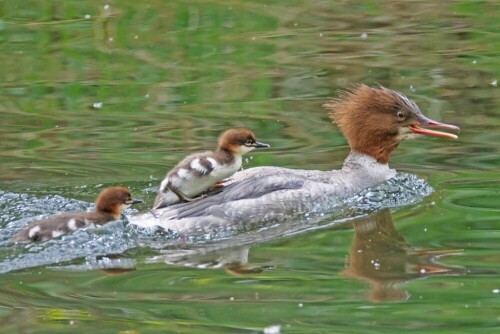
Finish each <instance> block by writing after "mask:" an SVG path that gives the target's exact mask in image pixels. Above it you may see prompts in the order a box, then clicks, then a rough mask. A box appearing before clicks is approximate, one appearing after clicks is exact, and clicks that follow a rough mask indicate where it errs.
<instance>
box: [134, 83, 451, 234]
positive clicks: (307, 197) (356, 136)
mask: <svg viewBox="0 0 500 334" xmlns="http://www.w3.org/2000/svg"><path fill="white" fill-rule="evenodd" d="M326 107H327V108H328V109H329V110H330V111H331V112H330V116H331V118H332V120H333V122H334V123H336V124H337V125H338V127H339V128H340V129H341V131H342V132H343V134H344V135H345V136H346V138H347V140H348V142H349V146H350V147H351V152H350V154H349V155H348V157H347V158H346V160H345V161H344V164H343V166H342V169H340V170H333V171H318V170H294V169H288V168H279V167H256V168H250V169H247V170H244V171H241V172H238V173H236V174H235V175H234V176H233V177H232V179H233V183H232V184H231V185H229V186H228V187H225V188H224V189H223V191H222V192H221V193H219V194H216V195H213V196H210V197H209V198H207V199H206V200H204V201H200V202H197V203H186V204H181V205H178V206H174V207H171V208H167V209H166V210H158V211H157V212H155V215H154V216H152V215H151V216H149V215H147V214H145V215H142V216H136V217H131V223H134V224H137V225H142V226H151V225H161V226H163V227H166V228H169V229H171V230H175V231H179V232H183V231H193V230H200V229H201V230H204V229H207V230H208V229H211V228H213V227H214V226H215V227H216V226H222V224H223V225H224V229H231V228H233V227H232V226H231V224H234V228H238V226H237V225H238V223H240V222H243V221H246V222H252V221H253V222H259V221H263V220H266V221H267V220H273V221H279V220H281V219H287V218H289V217H291V216H294V215H297V214H300V213H303V212H307V211H308V210H310V209H311V208H313V207H315V206H316V205H318V204H320V203H329V202H330V201H332V199H342V198H346V197H349V196H352V195H354V194H356V193H358V192H360V191H362V190H363V189H366V188H369V187H373V186H375V185H377V184H379V183H381V182H384V181H386V180H388V179H390V178H392V177H393V176H394V175H395V171H394V170H393V169H390V168H389V166H388V161H389V156H390V154H391V153H392V151H393V150H394V149H395V148H396V147H397V146H398V144H399V143H400V142H401V141H402V140H404V139H408V138H413V137H417V136H418V135H428V136H437V137H444V138H452V139H455V138H457V136H456V135H453V134H449V133H445V132H440V131H433V130H429V129H425V128H421V126H426V127H436V128H443V129H448V130H453V131H459V128H458V127H456V126H454V125H448V124H444V123H439V122H436V121H433V120H430V119H428V118H427V117H425V116H424V115H423V114H422V113H421V112H420V110H419V108H418V106H417V105H416V104H415V103H414V102H413V101H411V100H409V99H408V98H407V97H406V96H404V95H403V94H401V93H399V92H396V91H393V90H390V89H387V88H384V87H380V88H370V87H368V86H365V85H359V86H356V87H355V88H354V89H352V90H350V91H344V92H341V93H340V97H339V98H338V99H334V100H332V101H330V102H329V103H328V104H326Z"/></svg>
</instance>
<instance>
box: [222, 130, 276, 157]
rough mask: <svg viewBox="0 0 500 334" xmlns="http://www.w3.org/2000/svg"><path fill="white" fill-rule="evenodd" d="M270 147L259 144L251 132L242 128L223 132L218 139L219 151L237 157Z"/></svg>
mask: <svg viewBox="0 0 500 334" xmlns="http://www.w3.org/2000/svg"><path fill="white" fill-rule="evenodd" d="M263 147H270V146H269V145H268V144H264V143H259V142H258V141H257V140H256V139H255V135H254V134H253V132H252V131H250V130H247V129H243V128H234V129H229V130H227V131H225V132H224V133H223V134H222V135H220V137H219V146H218V149H219V150H225V151H228V152H231V153H233V154H237V155H243V154H245V153H248V152H250V151H252V150H254V149H256V148H263Z"/></svg>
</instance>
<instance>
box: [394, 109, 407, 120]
mask: <svg viewBox="0 0 500 334" xmlns="http://www.w3.org/2000/svg"><path fill="white" fill-rule="evenodd" d="M396 116H397V117H398V118H399V120H403V119H405V113H404V112H402V111H401V110H399V111H398V112H397V113H396Z"/></svg>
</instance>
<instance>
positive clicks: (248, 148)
mask: <svg viewBox="0 0 500 334" xmlns="http://www.w3.org/2000/svg"><path fill="white" fill-rule="evenodd" d="M254 149H255V147H253V146H245V145H241V146H240V147H239V148H238V152H239V153H240V154H245V153H248V152H250V151H253V150H254Z"/></svg>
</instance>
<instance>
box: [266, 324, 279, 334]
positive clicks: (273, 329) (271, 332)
mask: <svg viewBox="0 0 500 334" xmlns="http://www.w3.org/2000/svg"><path fill="white" fill-rule="evenodd" d="M280 333H281V325H272V326H267V327H265V328H264V334H280Z"/></svg>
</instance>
